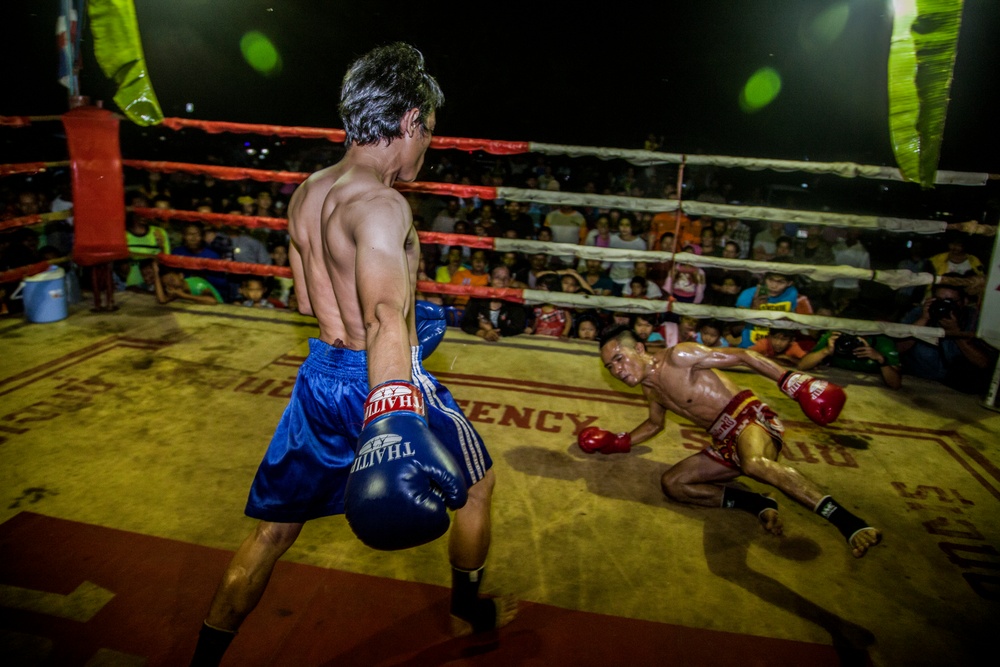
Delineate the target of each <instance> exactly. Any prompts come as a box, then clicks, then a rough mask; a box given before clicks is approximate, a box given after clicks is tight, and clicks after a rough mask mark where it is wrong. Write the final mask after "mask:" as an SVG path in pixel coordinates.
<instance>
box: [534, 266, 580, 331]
mask: <svg viewBox="0 0 1000 667" xmlns="http://www.w3.org/2000/svg"><path fill="white" fill-rule="evenodd" d="M537 287H539V288H541V289H542V290H544V291H546V292H561V291H562V278H561V277H560V276H559V275H558V274H555V273H549V274H547V275H544V276H541V277H540V278H539V279H538V283H537ZM534 316H535V319H534V322H532V323H531V325H530V326H528V327H527V328H526V329H525V331H524V332H525V333H530V334H538V335H539V336H556V337H557V338H564V337H566V336H569V331H570V329H571V328H572V327H573V316H572V315H571V314H570V312H569V311H568V310H566V309H565V308H560V307H559V306H555V305H553V304H551V303H543V304H542V305H540V306H535V309H534Z"/></svg>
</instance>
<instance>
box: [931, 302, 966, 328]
mask: <svg viewBox="0 0 1000 667" xmlns="http://www.w3.org/2000/svg"><path fill="white" fill-rule="evenodd" d="M927 314H928V315H930V322H929V324H930V325H931V326H936V325H937V324H938V323H939V322H940V321H941V320H943V319H946V318H950V317H956V318H957V317H958V302H957V301H955V300H954V299H934V300H933V301H931V305H930V307H929V308H928V309H927Z"/></svg>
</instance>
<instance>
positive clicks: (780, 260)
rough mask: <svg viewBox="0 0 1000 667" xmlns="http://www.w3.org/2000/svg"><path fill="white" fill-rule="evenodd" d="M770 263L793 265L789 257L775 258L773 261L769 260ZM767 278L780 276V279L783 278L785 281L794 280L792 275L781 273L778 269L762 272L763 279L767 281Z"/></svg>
mask: <svg viewBox="0 0 1000 667" xmlns="http://www.w3.org/2000/svg"><path fill="white" fill-rule="evenodd" d="M770 262H771V263H772V264H794V263H795V262H794V261H793V260H792V258H791V257H775V258H774V259H772V260H770ZM768 276H781V277H782V278H785V279H786V280H794V279H795V277H794V274H792V273H783V272H782V271H780V270H778V269H768V270H767V271H765V272H764V279H765V280H767V277H768Z"/></svg>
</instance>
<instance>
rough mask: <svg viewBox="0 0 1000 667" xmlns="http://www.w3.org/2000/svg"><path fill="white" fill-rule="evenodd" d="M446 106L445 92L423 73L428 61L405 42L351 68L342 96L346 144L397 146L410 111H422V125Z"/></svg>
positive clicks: (369, 55) (373, 53) (381, 49)
mask: <svg viewBox="0 0 1000 667" xmlns="http://www.w3.org/2000/svg"><path fill="white" fill-rule="evenodd" d="M442 104H444V93H442V92H441V87H440V86H439V85H438V83H437V81H436V80H435V79H434V77H432V76H431V75H430V74H428V73H427V71H426V70H425V69H424V56H423V54H421V53H420V51H418V50H417V49H415V48H414V47H412V46H410V45H409V44H405V43H403V42H395V43H393V44H389V45H386V46H380V47H378V48H376V49H373V50H371V51H369V52H368V53H366V54H365V55H363V56H361V57H360V58H358V59H357V60H355V61H354V63H353V64H352V65H351V66H350V68H348V70H347V74H345V75H344V83H343V86H342V87H341V91H340V116H341V119H342V120H343V123H344V131H345V132H346V134H347V137H346V139H345V144H346V145H347V146H350V145H352V144H355V145H358V146H369V145H373V144H378V143H381V142H382V141H383V140H385V141H386V143H392V140H393V139H398V138H399V137H401V136H403V135H402V130H401V128H400V126H399V121H400V119H401V118H402V117H403V115H404V114H405V113H406V112H407V111H409V110H410V109H414V108H415V109H419V110H420V124H421V127H422V128H423V129H424V130H426V128H427V119H428V117H429V116H430V115H431V113H433V112H434V110H435V109H438V108H439V107H440V106H441V105H442Z"/></svg>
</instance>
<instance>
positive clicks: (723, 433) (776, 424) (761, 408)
mask: <svg viewBox="0 0 1000 667" xmlns="http://www.w3.org/2000/svg"><path fill="white" fill-rule="evenodd" d="M750 424H757V425H758V426H760V427H761V428H762V429H764V430H765V431H767V433H768V435H770V436H771V440H772V441H773V442H774V446H775V447H777V448H778V453H779V454H780V453H781V447H782V445H783V442H782V439H781V438H782V436H783V435H784V434H785V427H784V425H783V424H782V423H781V420H780V419H778V414H777V413H776V412H775V411H774V410H772V409H771V408H770V406H768V405H767V404H765V403H761V401H760V399H759V398H757V397H756V396H754V393H753V392H752V391H750V390H749V389H746V390H744V391H741V392H740V393H738V394H736V395H735V396H733V398H732V400H731V401H729V405H727V406H726V407H725V408H723V410H722V412H720V413H719V416H718V417H716V418H715V422H714V423H713V424H712V426H711V427H709V429H708V434H709V435H710V436H712V445H711V446H710V447H706V448H705V449H704V450H703V452H704V453H705V454H706V455H707V456H709V457H711V458H712V459H714V460H715V461H718V462H719V463H721V464H722V465H724V466H727V467H729V468H733V469H735V470H740V456H739V454H738V453H737V451H736V442H737V441H738V440H739V438H740V434H741V433H743V430H744V429H745V428H746V427H747V426H748V425H750Z"/></svg>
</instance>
